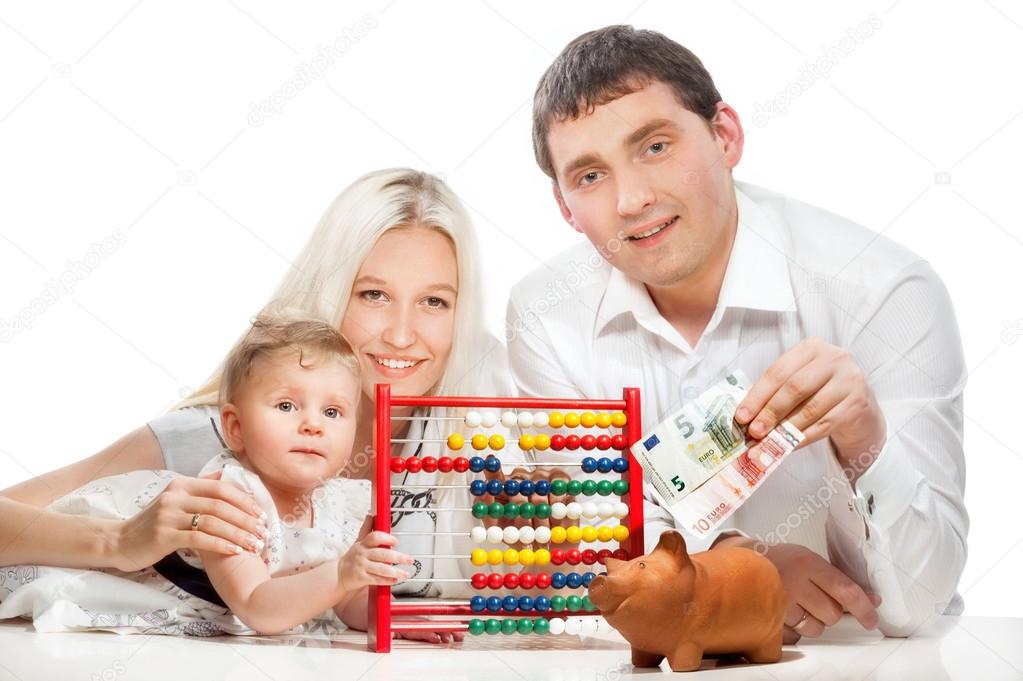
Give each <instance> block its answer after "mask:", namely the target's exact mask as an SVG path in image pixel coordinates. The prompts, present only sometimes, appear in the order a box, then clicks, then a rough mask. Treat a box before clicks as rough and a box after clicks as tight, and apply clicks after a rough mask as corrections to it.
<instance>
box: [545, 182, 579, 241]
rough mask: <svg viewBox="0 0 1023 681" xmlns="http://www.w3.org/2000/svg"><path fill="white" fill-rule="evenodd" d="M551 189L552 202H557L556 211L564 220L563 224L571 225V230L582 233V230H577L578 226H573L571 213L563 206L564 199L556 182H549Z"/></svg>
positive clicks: (573, 219)
mask: <svg viewBox="0 0 1023 681" xmlns="http://www.w3.org/2000/svg"><path fill="white" fill-rule="evenodd" d="M551 189H552V190H554V200H555V201H557V202H558V209H559V210H560V211H561V217H563V218H565V222H567V223H568V224H570V225H572V229H574V230H575V231H577V232H579V233H580V234H582V233H583V230H581V229H579V225H577V224H575V218H574V217H572V211H570V210H569V209H568V206H566V205H565V197H563V196H562V195H561V188H560V187H559V186H558V181H557V180H551Z"/></svg>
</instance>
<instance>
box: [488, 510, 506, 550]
mask: <svg viewBox="0 0 1023 681" xmlns="http://www.w3.org/2000/svg"><path fill="white" fill-rule="evenodd" d="M488 510H489V509H488ZM503 540H504V530H502V529H501V528H500V527H498V526H497V525H494V526H493V527H488V528H487V542H488V543H490V544H500V543H501V541H503Z"/></svg>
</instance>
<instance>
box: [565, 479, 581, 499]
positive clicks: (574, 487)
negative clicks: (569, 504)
mask: <svg viewBox="0 0 1023 681" xmlns="http://www.w3.org/2000/svg"><path fill="white" fill-rule="evenodd" d="M582 491H583V483H582V481H580V480H569V481H568V493H569V494H571V495H572V496H573V497H577V496H579V494H580V493H581V492H582Z"/></svg>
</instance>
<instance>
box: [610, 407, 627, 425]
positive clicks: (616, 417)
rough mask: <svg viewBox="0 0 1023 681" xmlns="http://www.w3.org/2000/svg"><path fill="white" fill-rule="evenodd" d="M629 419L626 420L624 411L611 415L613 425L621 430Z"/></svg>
mask: <svg viewBox="0 0 1023 681" xmlns="http://www.w3.org/2000/svg"><path fill="white" fill-rule="evenodd" d="M628 420H629V419H628V418H626V416H625V412H624V411H616V412H615V413H613V414H611V425H612V426H614V427H615V428H621V427H622V426H624V425H625V423H626V422H627V421H628Z"/></svg>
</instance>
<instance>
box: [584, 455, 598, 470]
mask: <svg viewBox="0 0 1023 681" xmlns="http://www.w3.org/2000/svg"><path fill="white" fill-rule="evenodd" d="M596 470H597V460H596V459H594V458H593V457H592V456H587V457H586V458H585V459H583V473H593V472H595V471H596Z"/></svg>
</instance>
